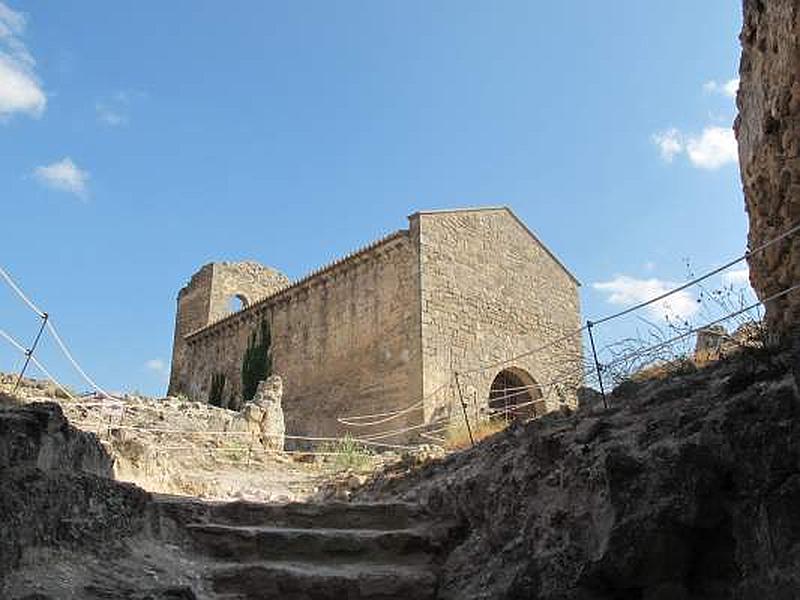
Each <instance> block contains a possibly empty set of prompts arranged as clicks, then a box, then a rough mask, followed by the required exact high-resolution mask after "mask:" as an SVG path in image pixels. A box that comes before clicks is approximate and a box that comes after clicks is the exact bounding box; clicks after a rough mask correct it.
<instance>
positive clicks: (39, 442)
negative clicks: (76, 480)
mask: <svg viewBox="0 0 800 600" xmlns="http://www.w3.org/2000/svg"><path fill="white" fill-rule="evenodd" d="M22 466H27V467H37V468H39V469H42V470H43V471H57V472H70V473H71V472H79V473H91V474H93V475H99V476H100V477H113V465H112V460H111V458H110V457H109V455H108V454H107V453H106V451H105V450H104V449H103V447H102V446H101V445H100V442H99V441H98V440H97V438H96V437H95V436H94V435H91V434H88V433H84V432H82V431H79V430H78V429H75V428H74V427H72V426H71V425H70V424H69V423H68V422H67V419H66V418H65V417H64V413H63V412H62V410H61V407H60V406H59V405H58V404H56V403H53V402H43V403H38V404H28V405H25V406H20V407H16V408H6V409H2V408H0V469H4V468H8V467H22Z"/></svg>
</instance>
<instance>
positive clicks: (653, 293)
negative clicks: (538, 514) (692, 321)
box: [592, 275, 699, 319]
mask: <svg viewBox="0 0 800 600" xmlns="http://www.w3.org/2000/svg"><path fill="white" fill-rule="evenodd" d="M592 287H593V288H594V289H596V290H598V291H600V292H604V293H606V294H607V295H608V297H607V298H606V300H607V301H608V302H609V303H610V304H614V305H617V306H622V307H626V306H632V305H634V304H638V303H640V302H646V301H648V300H651V299H653V298H655V297H657V296H660V295H661V294H664V293H666V292H667V291H669V290H671V289H672V288H675V287H678V284H676V283H673V282H671V281H664V280H662V279H657V278H655V277H653V278H650V279H636V278H635V277H629V276H628V275H617V276H616V277H615V278H614V279H612V280H610V281H602V282H598V283H594V284H592ZM698 310H699V305H698V303H697V301H696V300H695V299H694V298H693V297H692V295H691V294H690V293H689V292H687V291H686V290H682V291H680V292H676V293H675V294H672V295H671V296H669V297H667V298H664V299H663V300H661V301H659V302H656V303H654V304H651V305H650V306H648V307H647V311H648V312H649V313H650V315H651V316H652V317H655V318H657V319H660V318H663V317H665V316H669V317H670V318H673V317H675V318H687V317H691V316H692V315H694V314H695V313H697V311H698Z"/></svg>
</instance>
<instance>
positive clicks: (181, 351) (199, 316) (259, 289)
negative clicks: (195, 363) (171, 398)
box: [169, 261, 289, 395]
mask: <svg viewBox="0 0 800 600" xmlns="http://www.w3.org/2000/svg"><path fill="white" fill-rule="evenodd" d="M288 284H289V279H288V278H287V277H286V276H285V275H283V274H281V273H279V272H278V271H276V270H275V269H270V268H269V267H265V266H263V265H260V264H258V263H256V262H252V261H244V262H220V263H209V264H207V265H205V266H204V267H202V268H201V269H200V270H199V271H198V272H197V273H195V274H194V275H193V276H192V279H191V281H189V283H188V284H187V285H186V286H185V287H184V288H183V289H181V291H180V292H179V293H178V310H177V312H176V316H175V338H174V340H173V349H172V368H171V371H170V382H169V394H172V395H177V394H182V393H183V394H185V393H188V391H189V381H190V378H191V374H190V373H189V371H188V369H189V365H188V356H187V350H188V349H187V346H186V343H185V341H184V338H185V337H186V336H187V335H189V334H191V333H193V332H195V331H197V330H199V329H201V328H203V327H206V326H207V325H209V324H210V323H214V322H216V321H219V320H220V319H223V318H225V317H226V316H227V315H228V314H230V312H231V307H230V304H231V300H232V299H233V298H237V297H238V299H239V301H240V302H241V304H242V305H243V306H249V305H251V304H253V303H255V302H256V301H257V300H260V299H261V298H263V297H265V296H268V295H270V294H273V293H275V292H276V291H277V290H279V289H281V288H283V287H286V286H287V285H288Z"/></svg>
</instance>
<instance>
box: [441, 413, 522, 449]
mask: <svg viewBox="0 0 800 600" xmlns="http://www.w3.org/2000/svg"><path fill="white" fill-rule="evenodd" d="M470 424H471V426H472V437H473V438H475V443H478V442H479V441H481V440H483V439H485V438H487V437H489V436H492V435H494V434H496V433H500V432H501V431H503V430H504V429H505V428H506V427H508V423H506V421H504V420H502V419H497V420H483V421H480V422H478V423H470ZM444 447H445V449H446V450H463V449H465V448H469V447H470V440H469V432H468V431H467V426H466V425H465V424H464V423H463V422H462V423H460V424H453V425H451V426H450V428H449V429H448V430H447V440H446V441H445V444H444Z"/></svg>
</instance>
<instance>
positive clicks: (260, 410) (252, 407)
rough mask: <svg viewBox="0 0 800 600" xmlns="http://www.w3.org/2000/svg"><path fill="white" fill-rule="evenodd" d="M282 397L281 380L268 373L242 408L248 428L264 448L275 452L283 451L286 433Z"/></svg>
mask: <svg viewBox="0 0 800 600" xmlns="http://www.w3.org/2000/svg"><path fill="white" fill-rule="evenodd" d="M282 398H283V381H281V378H280V377H278V376H277V375H270V376H269V377H268V378H267V379H266V380H265V381H261V382H259V384H258V388H257V389H256V395H255V396H254V397H253V400H252V401H250V402H247V403H245V405H244V408H242V414H243V415H244V418H245V420H246V421H247V426H248V429H249V430H250V431H252V432H253V433H255V434H257V435H259V437H260V438H261V443H262V444H263V445H264V446H265V447H266V448H269V449H271V450H275V451H277V452H283V445H284V436H285V435H286V426H285V424H284V420H283V408H282V407H281V399H282Z"/></svg>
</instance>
